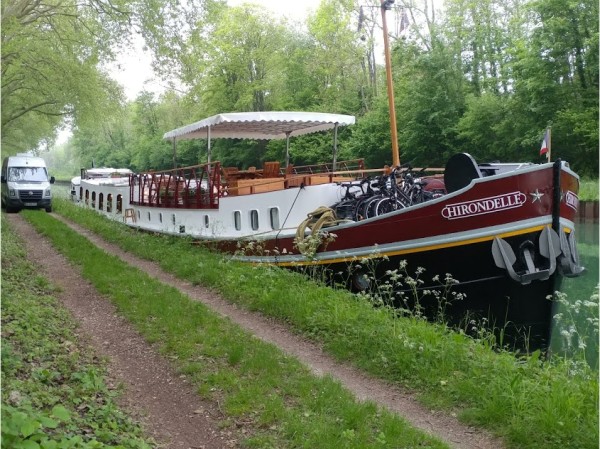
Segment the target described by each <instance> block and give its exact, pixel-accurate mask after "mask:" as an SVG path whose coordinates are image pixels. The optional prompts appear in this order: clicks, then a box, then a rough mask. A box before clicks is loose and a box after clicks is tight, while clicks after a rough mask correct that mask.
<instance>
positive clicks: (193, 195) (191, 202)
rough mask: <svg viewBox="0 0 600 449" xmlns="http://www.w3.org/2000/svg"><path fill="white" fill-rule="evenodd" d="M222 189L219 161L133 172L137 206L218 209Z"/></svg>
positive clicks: (133, 195) (132, 187)
mask: <svg viewBox="0 0 600 449" xmlns="http://www.w3.org/2000/svg"><path fill="white" fill-rule="evenodd" d="M220 189H221V164H220V163H219V162H215V163H213V164H210V165H209V164H203V165H194V166H190V167H181V168H176V169H172V170H163V171H160V172H148V173H140V174H133V175H130V176H129V195H130V198H129V201H130V203H131V204H133V205H137V206H151V207H168V208H182V209H218V208H219V197H220V195H221V191H220Z"/></svg>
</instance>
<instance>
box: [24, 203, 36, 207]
mask: <svg viewBox="0 0 600 449" xmlns="http://www.w3.org/2000/svg"><path fill="white" fill-rule="evenodd" d="M24 204H25V206H26V207H35V206H37V203H24Z"/></svg>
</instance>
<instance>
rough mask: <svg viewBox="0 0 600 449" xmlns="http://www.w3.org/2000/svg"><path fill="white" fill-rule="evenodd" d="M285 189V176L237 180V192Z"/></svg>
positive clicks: (243, 193)
mask: <svg viewBox="0 0 600 449" xmlns="http://www.w3.org/2000/svg"><path fill="white" fill-rule="evenodd" d="M283 189H284V179H283V178H266V179H265V178H263V179H240V180H238V182H237V194H238V195H249V194H251V193H261V192H273V191H275V190H283Z"/></svg>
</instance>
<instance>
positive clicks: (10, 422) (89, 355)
mask: <svg viewBox="0 0 600 449" xmlns="http://www.w3.org/2000/svg"><path fill="white" fill-rule="evenodd" d="M26 256H27V254H26V252H25V251H24V249H23V247H22V245H21V243H20V242H19V241H18V239H17V237H16V236H15V235H14V234H13V233H12V232H11V230H10V229H9V227H8V226H6V225H5V223H4V222H3V223H2V447H6V448H11V449H18V448H33V449H35V448H39V447H41V448H71V447H73V448H75V447H76V448H100V447H116V446H118V447H121V448H140V449H141V448H150V447H153V442H152V441H151V440H149V439H145V438H144V437H143V435H142V431H141V429H140V427H139V426H138V425H137V424H136V423H134V422H133V421H132V420H131V419H129V418H128V417H127V416H126V415H125V414H124V413H123V412H122V411H121V410H119V408H118V407H117V406H116V405H115V396H116V394H117V391H115V390H113V389H109V387H108V386H107V382H106V381H105V375H106V370H105V366H104V364H103V363H102V362H101V361H100V360H98V358H96V356H95V354H94V353H93V352H92V351H91V350H90V348H89V347H87V346H85V345H82V344H80V343H79V342H78V337H77V336H76V334H75V331H76V326H75V324H74V322H73V319H72V318H71V316H70V315H69V314H68V312H67V311H66V310H65V309H64V308H63V307H61V305H60V303H59V301H58V300H57V299H56V293H57V291H56V289H55V287H54V286H53V285H52V284H51V283H50V282H49V281H48V280H47V279H45V278H43V277H41V276H39V274H38V271H39V270H38V269H37V268H36V267H35V266H33V265H32V264H31V263H29V262H28V261H27V258H26Z"/></svg>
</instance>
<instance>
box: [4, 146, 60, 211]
mask: <svg viewBox="0 0 600 449" xmlns="http://www.w3.org/2000/svg"><path fill="white" fill-rule="evenodd" d="M1 181H2V207H3V208H5V209H6V211H7V212H13V211H19V210H21V209H24V208H33V209H40V208H44V209H46V212H52V192H51V191H50V184H54V176H52V177H50V178H48V171H47V170H46V162H45V161H44V159H42V158H41V157H34V156H30V155H28V154H17V155H16V156H8V157H5V158H4V161H3V162H2V179H1Z"/></svg>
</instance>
